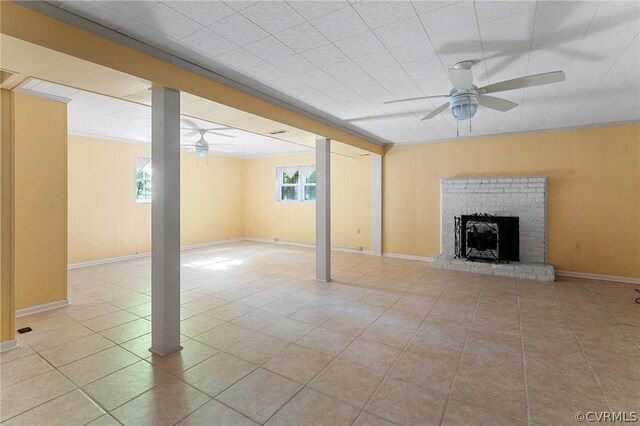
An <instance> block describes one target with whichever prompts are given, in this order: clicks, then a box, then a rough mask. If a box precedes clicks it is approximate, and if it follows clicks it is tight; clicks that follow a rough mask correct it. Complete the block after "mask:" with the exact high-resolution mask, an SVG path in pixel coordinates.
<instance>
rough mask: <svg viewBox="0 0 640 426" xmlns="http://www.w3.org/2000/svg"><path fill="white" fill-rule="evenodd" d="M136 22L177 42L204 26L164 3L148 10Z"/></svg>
mask: <svg viewBox="0 0 640 426" xmlns="http://www.w3.org/2000/svg"><path fill="white" fill-rule="evenodd" d="M136 21H138V22H141V23H142V24H144V25H146V26H148V27H150V28H153V29H156V30H158V31H160V32H161V33H162V34H165V35H166V36H168V37H170V38H173V39H176V40H180V39H182V38H184V37H186V36H188V35H189V34H193V33H194V32H196V31H198V30H199V29H200V28H202V25H200V24H198V23H197V22H195V21H193V20H191V19H189V18H187V17H186V16H184V15H183V14H181V13H179V12H176V11H175V10H173V9H171V8H170V7H169V6H167V5H165V4H162V3H159V4H157V5H155V6H153V7H152V8H150V9H148V10H146V11H145V12H144V13H143V14H142V15H140V16H138V17H137V18H136Z"/></svg>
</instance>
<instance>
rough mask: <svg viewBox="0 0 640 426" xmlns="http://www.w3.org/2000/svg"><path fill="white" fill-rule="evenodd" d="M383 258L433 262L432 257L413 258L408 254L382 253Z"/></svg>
mask: <svg viewBox="0 0 640 426" xmlns="http://www.w3.org/2000/svg"><path fill="white" fill-rule="evenodd" d="M382 256H384V257H392V258H395V259H405V260H417V261H419V262H433V257H425V256H413V255H410V254H399V253H386V252H385V253H382Z"/></svg>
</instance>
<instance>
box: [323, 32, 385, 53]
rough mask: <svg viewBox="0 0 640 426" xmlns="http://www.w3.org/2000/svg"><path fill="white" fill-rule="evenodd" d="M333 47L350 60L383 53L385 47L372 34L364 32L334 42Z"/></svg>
mask: <svg viewBox="0 0 640 426" xmlns="http://www.w3.org/2000/svg"><path fill="white" fill-rule="evenodd" d="M335 46H336V47H337V48H338V49H340V50H341V51H342V53H343V54H344V55H346V56H347V57H348V58H350V59H355V58H359V57H361V56H366V55H372V54H374V53H378V52H383V51H384V50H385V47H384V46H383V45H382V43H380V40H379V39H378V37H376V35H375V34H373V33H372V32H366V33H362V34H358V35H355V36H353V37H349V38H345V39H342V40H338V41H336V42H335Z"/></svg>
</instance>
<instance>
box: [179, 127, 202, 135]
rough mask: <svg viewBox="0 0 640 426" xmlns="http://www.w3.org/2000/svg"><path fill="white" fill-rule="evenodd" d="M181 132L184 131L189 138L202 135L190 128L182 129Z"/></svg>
mask: <svg viewBox="0 0 640 426" xmlns="http://www.w3.org/2000/svg"><path fill="white" fill-rule="evenodd" d="M180 130H182V131H183V132H182V134H183V135H185V136H187V137H190V136H195V135H198V134H200V132H198V131H197V130H196V129H190V128H188V127H180Z"/></svg>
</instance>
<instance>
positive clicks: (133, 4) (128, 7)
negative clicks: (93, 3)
mask: <svg viewBox="0 0 640 426" xmlns="http://www.w3.org/2000/svg"><path fill="white" fill-rule="evenodd" d="M97 3H100V4H102V5H103V6H106V7H108V8H109V9H112V10H115V11H117V12H120V13H121V14H123V15H124V16H127V17H128V18H130V19H135V18H137V17H138V16H140V15H142V14H143V13H144V12H146V11H147V10H148V9H149V8H151V7H153V6H154V5H156V4H157V3H158V2H157V1H151V0H143V1H137V0H109V1H104V0H100V1H97Z"/></svg>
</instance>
